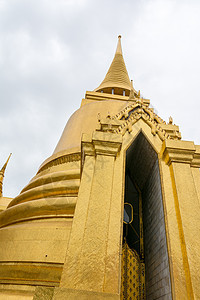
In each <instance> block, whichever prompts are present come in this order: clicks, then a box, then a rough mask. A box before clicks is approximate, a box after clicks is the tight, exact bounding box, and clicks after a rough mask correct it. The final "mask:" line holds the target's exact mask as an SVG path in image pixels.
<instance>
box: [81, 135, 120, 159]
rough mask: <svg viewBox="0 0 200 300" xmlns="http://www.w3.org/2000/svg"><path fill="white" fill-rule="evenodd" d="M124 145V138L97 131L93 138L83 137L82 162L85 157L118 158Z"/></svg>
mask: <svg viewBox="0 0 200 300" xmlns="http://www.w3.org/2000/svg"><path fill="white" fill-rule="evenodd" d="M121 145H122V136H120V135H118V134H116V133H115V134H114V133H110V132H102V131H95V132H94V133H93V135H92V136H90V135H87V134H83V136H82V143H81V148H82V160H83V161H84V159H85V156H95V155H106V156H116V155H117V153H118V152H119V151H120V148H121Z"/></svg>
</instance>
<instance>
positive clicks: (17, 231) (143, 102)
mask: <svg viewBox="0 0 200 300" xmlns="http://www.w3.org/2000/svg"><path fill="white" fill-rule="evenodd" d="M117 49H118V50H117V51H118V52H120V51H121V50H120V46H119V47H118V48H117ZM117 56H118V58H119V56H120V61H121V62H119V60H118V59H117V60H115V63H114V65H113V66H112V69H111V71H112V70H115V71H117V69H118V66H119V65H120V64H121V65H122V64H123V63H122V60H121V58H123V57H122V55H121V54H119V53H118V54H117ZM113 68H114V69H113ZM112 72H113V71H112ZM111 75H112V76H111ZM113 76H114V75H113V74H110V75H109V76H107V78H106V80H107V79H108V81H107V83H108V86H100V87H99V89H104V88H105V89H106V88H108V89H112V85H113V83H112V81H115V80H116V77H115V76H114V77H113ZM120 76H121V75H120ZM127 76H128V75H127V74H125V77H126V78H123V80H124V84H123V85H122V86H119V92H120V93H119V94H111V93H110V94H109V93H108V91H107V92H106V93H100V92H87V93H86V99H84V100H83V104H84V105H83V106H82V107H81V108H80V109H79V110H78V111H77V112H75V114H74V115H73V116H72V117H71V118H70V121H69V122H68V125H67V126H66V128H65V130H64V132H63V135H62V137H61V139H60V142H59V143H58V146H57V147H56V149H55V152H54V154H53V155H52V157H50V158H49V159H48V160H47V161H45V162H44V164H43V165H42V166H41V169H40V171H39V172H38V174H37V175H36V176H35V177H34V178H33V179H32V180H31V182H30V183H29V184H28V185H27V186H26V187H25V188H24V189H23V191H22V193H21V194H20V195H19V196H17V197H16V198H15V199H13V200H12V201H11V203H10V205H9V208H8V209H6V210H5V206H6V205H5V201H7V203H9V201H10V199H8V198H1V200H2V203H3V205H2V209H3V212H1V214H0V221H1V228H0V241H1V247H0V268H1V278H0V280H1V283H3V284H4V285H2V286H1V288H0V298H1V299H3V298H2V297H1V296H2V295H3V297H4V296H5V295H11V291H10V290H9V291H8V289H12V294H13V295H14V294H16V295H17V299H25V298H24V295H23V293H22V292H19V290H20V289H25V288H27V289H28V288H30V287H31V288H32V290H30V291H29V292H28V290H27V298H26V299H31V298H33V293H34V291H35V296H34V297H35V298H34V299H37V298H38V297H39V299H42V298H41V297H50V295H51V296H52V289H51V288H50V289H46V288H43V287H41V288H36V289H35V286H36V287H37V286H57V287H56V288H55V291H54V295H53V297H54V299H70V300H73V299H81V300H88V299H119V298H120V278H121V265H120V264H121V256H120V253H121V236H122V216H123V197H124V168H125V167H124V163H125V151H126V150H127V149H128V147H129V146H131V144H132V143H133V141H134V139H135V138H136V137H137V135H138V134H139V132H141V131H142V133H143V134H144V136H145V137H146V139H147V140H148V142H149V144H150V145H151V146H152V147H153V148H154V149H155V151H156V152H157V153H158V158H159V162H160V173H161V184H162V193H163V205H164V215H165V226H166V235H167V246H168V255H169V265H170V275H171V283H172V296H173V299H181V300H184V299H199V298H200V285H199V270H200V257H199V240H200V236H199V233H200V219H199V211H200V172H199V167H200V146H196V145H194V143H193V142H186V141H181V140H180V139H181V135H180V132H179V128H178V126H176V125H173V121H172V119H171V118H170V120H169V123H168V124H167V123H166V122H164V121H163V120H162V119H161V118H159V116H157V115H156V114H155V113H154V111H153V109H152V108H149V103H150V102H149V100H148V99H143V98H141V97H140V93H139V92H136V91H134V90H131V89H132V88H131V86H129V78H128V77H127ZM127 78H128V79H127ZM104 83H105V82H104ZM107 83H106V85H107ZM113 87H114V88H115V89H116V86H113ZM116 90H117V89H116ZM123 90H125V92H126V94H125V95H124V96H123V95H122V92H123ZM105 91H106V90H105ZM127 91H132V92H131V93H132V94H131V95H130V97H129V94H128V95H127ZM99 114H100V115H99ZM88 115H90V118H88ZM83 133H84V134H87V135H90V136H92V138H93V140H92V138H91V140H89V141H88V142H87V143H85V144H84V140H82V135H83ZM72 137H73V138H72ZM81 140H82V146H83V149H82V150H83V151H82V152H81ZM87 147H88V148H87ZM81 168H82V170H81ZM81 171H82V175H81ZM0 179H1V182H2V180H3V176H2V174H1V178H0ZM0 187H1V186H0ZM3 201H4V202H3ZM72 218H73V219H72ZM72 220H73V222H72ZM5 249H6V251H5ZM124 251H125V250H124V249H123V253H124ZM129 253H131V254H129V265H130V262H131V263H132V264H133V265H134V264H135V265H134V266H135V270H136V269H137V270H138V264H139V262H138V260H137V257H136V256H134V253H132V252H129ZM133 258H134V259H135V261H133ZM124 261H125V260H122V264H123V266H122V271H123V272H125V264H124ZM139 270H140V271H139V274H140V277H139V278H140V284H141V286H144V276H143V275H141V274H143V271H144V264H141V263H140V268H139ZM126 272H127V270H126ZM130 275H131V274H130V272H129V273H127V276H128V278H129V279H128V281H127V283H126V286H127V289H126V288H124V287H123V292H122V293H127V291H130V292H131V293H132V295H133V293H134V292H135V293H137V292H138V281H137V280H136V278H131V276H130ZM130 280H133V281H134V284H135V286H134V287H133V285H132V283H133V281H132V282H131V281H130ZM140 284H139V291H140V293H142V292H141V289H140ZM59 285H60V286H59ZM58 286H59V287H58ZM124 286H125V285H124ZM130 289H131V290H130ZM2 291H3V292H2ZM132 297H133V296H132ZM134 297H135V295H134ZM141 297H143V298H144V296H143V295H142V296H141ZM4 299H6V298H4ZM47 299H48V298H47ZM141 299H142V298H141Z"/></svg>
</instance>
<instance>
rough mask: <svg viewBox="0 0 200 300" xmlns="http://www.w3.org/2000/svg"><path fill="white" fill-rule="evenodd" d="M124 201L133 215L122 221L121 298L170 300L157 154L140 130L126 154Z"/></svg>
mask: <svg viewBox="0 0 200 300" xmlns="http://www.w3.org/2000/svg"><path fill="white" fill-rule="evenodd" d="M124 203H127V204H130V205H131V206H132V208H133V218H132V221H131V222H124V224H123V258H122V260H123V261H122V268H123V270H122V285H123V284H125V286H122V291H123V293H122V294H121V295H122V296H121V298H122V299H131V297H135V298H133V299H145V298H146V299H172V296H171V283H170V271H169V261H168V250H167V242H166V232H165V219H164V210H163V200H162V192H161V179H160V171H159V164H158V155H157V153H156V151H155V150H154V149H153V147H152V146H151V144H150V143H149V142H148V140H147V139H146V137H145V136H144V134H143V133H142V132H140V133H139V134H138V136H137V137H136V139H135V140H134V141H133V143H132V144H131V146H130V147H129V149H128V150H127V153H126V171H125V194H124ZM125 208H126V207H125ZM130 220H131V218H130ZM125 249H126V250H125ZM127 249H128V251H129V252H128V251H127ZM131 255H132V256H133V257H134V259H135V260H137V266H136V265H134V266H133V261H134V260H133V259H132V258H130V257H132V256H131ZM126 256H127V257H126ZM143 268H145V275H144V277H143V275H142V272H143V273H144V270H143V271H142V269H143ZM125 277H126V278H125ZM132 277H134V278H136V279H137V277H138V281H136V280H133V279H134V278H132ZM143 281H145V284H144V282H143ZM137 282H138V284H137ZM132 283H134V284H136V285H137V286H136V289H134V286H132ZM144 285H145V286H144ZM144 289H145V292H144ZM126 290H127V291H129V292H127V291H126ZM134 293H135V294H134Z"/></svg>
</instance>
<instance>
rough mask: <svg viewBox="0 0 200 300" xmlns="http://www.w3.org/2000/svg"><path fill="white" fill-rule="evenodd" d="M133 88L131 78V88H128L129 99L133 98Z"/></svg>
mask: <svg viewBox="0 0 200 300" xmlns="http://www.w3.org/2000/svg"><path fill="white" fill-rule="evenodd" d="M134 98H135V97H134V89H133V80H132V79H131V90H130V94H129V99H130V100H131V99H134Z"/></svg>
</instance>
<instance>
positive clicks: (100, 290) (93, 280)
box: [54, 131, 123, 300]
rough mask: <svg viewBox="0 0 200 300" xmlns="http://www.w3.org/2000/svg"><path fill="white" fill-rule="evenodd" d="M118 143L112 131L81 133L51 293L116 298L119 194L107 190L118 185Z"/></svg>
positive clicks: (80, 296) (118, 138)
mask: <svg viewBox="0 0 200 300" xmlns="http://www.w3.org/2000/svg"><path fill="white" fill-rule="evenodd" d="M121 143H122V137H121V136H120V135H117V134H112V133H106V132H97V131H96V132H94V134H93V137H92V139H89V137H88V136H87V135H83V139H82V150H83V151H82V153H83V157H84V164H83V172H82V177H81V184H80V189H79V194H78V200H77V205H76V210H75V215H74V220H73V225H72V231H71V236H70V241H69V245H68V250H67V254H66V260H65V263H64V268H63V273H62V277H61V283H60V287H59V288H56V289H55V292H54V299H70V300H73V299H87V300H88V299H120V298H119V297H120V296H119V292H120V291H119V287H120V229H121V223H122V209H121V203H122V199H121V201H119V200H118V198H117V197H116V195H115V193H114V195H113V191H114V190H115V187H116V189H117V188H119V186H121V190H122V180H121V178H120V177H121V176H120V175H119V176H118V177H119V180H120V182H121V183H119V182H118V178H117V176H116V174H117V173H118V172H116V166H117V165H118V164H119V165H120V170H122V169H123V168H122V164H121V161H122V160H120V158H119V162H117V160H118V157H117V156H119V155H118V153H119V150H120V147H121ZM116 157H117V158H116ZM121 173H122V172H121ZM117 185H118V187H117ZM119 194H120V196H121V194H122V193H119ZM116 202H118V204H117V203H116ZM115 204H116V205H117V206H116V205H115ZM113 226H114V227H116V228H113Z"/></svg>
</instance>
